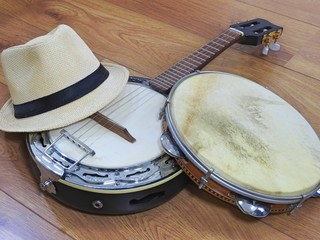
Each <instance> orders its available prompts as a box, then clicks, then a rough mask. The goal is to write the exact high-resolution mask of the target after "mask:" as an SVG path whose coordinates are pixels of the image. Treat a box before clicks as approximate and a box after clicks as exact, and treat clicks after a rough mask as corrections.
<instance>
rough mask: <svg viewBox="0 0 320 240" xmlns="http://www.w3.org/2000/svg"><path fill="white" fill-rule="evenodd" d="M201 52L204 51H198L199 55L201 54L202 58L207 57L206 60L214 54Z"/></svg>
mask: <svg viewBox="0 0 320 240" xmlns="http://www.w3.org/2000/svg"><path fill="white" fill-rule="evenodd" d="M201 50H202V49H199V50H198V51H197V53H200V54H201V55H202V56H205V58H210V57H211V55H212V54H210V55H207V54H205V53H203V52H201Z"/></svg>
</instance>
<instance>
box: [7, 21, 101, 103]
mask: <svg viewBox="0 0 320 240" xmlns="http://www.w3.org/2000/svg"><path fill="white" fill-rule="evenodd" d="M1 61H2V66H3V71H4V75H5V78H6V82H7V85H8V88H9V91H10V95H11V99H12V102H13V103H14V104H22V103H25V102H29V101H32V100H35V99H38V98H41V97H45V96H48V95H50V94H52V93H55V92H58V91H60V90H62V89H64V88H66V87H68V86H71V85H72V84H75V83H77V82H78V81H80V80H81V79H83V78H85V77H87V76H88V75H90V74H91V73H92V72H94V71H95V70H96V69H97V68H98V67H99V65H100V62H99V60H98V59H97V58H96V57H95V56H94V54H93V53H92V51H91V50H90V49H89V47H88V46H87V45H86V43H85V42H84V41H83V40H82V39H81V38H80V37H79V35H78V34H77V33H76V32H75V31H74V30H73V29H72V28H70V27H69V26H67V25H64V24H62V25H59V26H58V27H56V28H55V29H53V30H52V31H51V32H49V33H48V34H46V35H44V36H40V37H37V38H35V39H32V40H31V41H29V42H27V43H25V44H23V45H19V46H14V47H10V48H8V49H5V50H4V51H3V52H2V54H1Z"/></svg>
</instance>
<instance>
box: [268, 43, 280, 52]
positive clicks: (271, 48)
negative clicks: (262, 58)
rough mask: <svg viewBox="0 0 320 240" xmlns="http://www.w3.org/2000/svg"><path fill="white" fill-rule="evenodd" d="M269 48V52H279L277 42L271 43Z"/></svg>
mask: <svg viewBox="0 0 320 240" xmlns="http://www.w3.org/2000/svg"><path fill="white" fill-rule="evenodd" d="M269 48H270V50H272V51H276V52H277V51H279V50H280V44H279V43H277V42H272V43H270V45H269Z"/></svg>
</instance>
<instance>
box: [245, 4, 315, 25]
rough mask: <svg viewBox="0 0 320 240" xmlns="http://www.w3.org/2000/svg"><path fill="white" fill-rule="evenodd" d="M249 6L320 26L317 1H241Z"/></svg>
mask: <svg viewBox="0 0 320 240" xmlns="http://www.w3.org/2000/svg"><path fill="white" fill-rule="evenodd" d="M239 1H240V2H243V3H247V4H249V5H252V6H255V7H258V8H262V9H266V10H268V11H271V12H276V13H279V14H281V15H285V16H287V17H290V18H293V19H296V20H299V21H303V22H307V23H309V24H310V25H314V26H318V27H319V26H320V15H319V9H320V3H319V2H318V1H315V0H305V1H290V0H284V1H277V0H268V1H264V0H239Z"/></svg>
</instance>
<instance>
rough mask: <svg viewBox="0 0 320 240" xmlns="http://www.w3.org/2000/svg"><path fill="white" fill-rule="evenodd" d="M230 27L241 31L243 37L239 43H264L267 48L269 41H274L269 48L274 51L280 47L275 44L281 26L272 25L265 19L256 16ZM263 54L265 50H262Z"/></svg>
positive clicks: (280, 31)
mask: <svg viewBox="0 0 320 240" xmlns="http://www.w3.org/2000/svg"><path fill="white" fill-rule="evenodd" d="M230 27H231V28H233V29H236V30H238V31H240V32H242V33H243V37H242V39H241V40H240V41H239V43H241V44H245V45H260V44H264V45H265V46H266V47H267V49H268V48H269V45H270V43H272V41H273V42H274V43H273V44H272V45H271V46H270V48H271V49H272V48H274V49H272V50H276V51H277V50H279V49H280V45H279V44H277V40H278V39H279V37H280V35H281V34H282V31H283V28H282V27H280V26H277V25H274V24H272V23H270V22H269V21H267V20H264V19H261V18H256V19H252V20H249V21H246V22H242V23H237V24H233V25H231V26H230ZM267 49H266V50H267ZM264 54H265V55H266V54H267V51H266V52H264Z"/></svg>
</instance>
